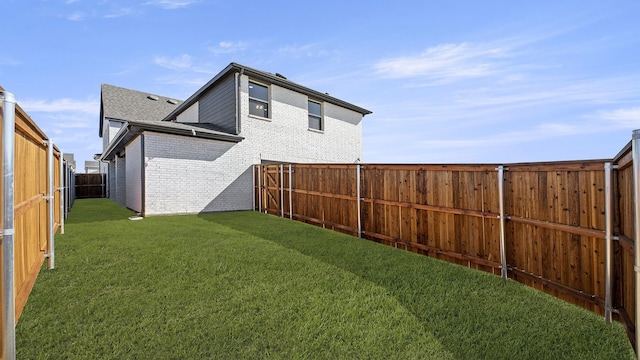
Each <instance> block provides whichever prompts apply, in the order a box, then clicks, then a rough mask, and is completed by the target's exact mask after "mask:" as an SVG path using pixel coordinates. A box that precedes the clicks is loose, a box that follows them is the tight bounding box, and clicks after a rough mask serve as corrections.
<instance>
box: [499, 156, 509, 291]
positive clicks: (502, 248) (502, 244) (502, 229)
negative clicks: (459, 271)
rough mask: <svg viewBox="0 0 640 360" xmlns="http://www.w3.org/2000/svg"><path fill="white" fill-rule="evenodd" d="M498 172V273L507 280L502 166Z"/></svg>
mask: <svg viewBox="0 0 640 360" xmlns="http://www.w3.org/2000/svg"><path fill="white" fill-rule="evenodd" d="M497 170H498V197H500V199H499V200H500V267H501V269H500V273H501V275H502V279H503V280H507V276H508V274H507V250H506V248H505V247H506V241H505V214H504V170H505V168H504V166H503V165H500V166H498V168H497Z"/></svg>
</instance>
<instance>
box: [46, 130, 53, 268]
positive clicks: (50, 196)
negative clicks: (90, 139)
mask: <svg viewBox="0 0 640 360" xmlns="http://www.w3.org/2000/svg"><path fill="white" fill-rule="evenodd" d="M45 141H46V142H47V179H48V184H47V185H48V186H49V189H48V191H47V192H48V193H49V194H48V196H47V202H48V203H47V208H48V209H49V210H48V211H47V213H48V214H47V217H48V220H49V254H48V262H47V263H48V268H49V269H50V270H51V269H53V268H55V247H54V239H53V237H54V233H53V223H54V220H55V219H54V218H55V213H54V210H53V203H54V201H53V200H54V199H55V195H54V194H53V141H51V139H49V140H45Z"/></svg>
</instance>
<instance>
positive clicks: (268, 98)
mask: <svg viewBox="0 0 640 360" xmlns="http://www.w3.org/2000/svg"><path fill="white" fill-rule="evenodd" d="M252 83H253V84H256V85H261V86H264V87H266V88H267V117H264V116H260V115H254V114H252V113H251V109H248V110H249V117H252V118H256V119H261V120H269V121H271V113H272V112H273V109H272V108H271V86H270V85H269V84H265V83H262V82H260V81H255V80H252V79H249V81H248V82H247V95H249V88H248V87H249V86H251V84H252ZM249 100H255V101H259V102H261V103H264V100H262V99H258V98H254V97H252V96H250V95H249Z"/></svg>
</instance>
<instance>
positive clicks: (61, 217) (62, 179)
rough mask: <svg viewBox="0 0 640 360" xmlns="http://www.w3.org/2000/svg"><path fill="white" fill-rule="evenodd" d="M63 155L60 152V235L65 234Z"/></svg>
mask: <svg viewBox="0 0 640 360" xmlns="http://www.w3.org/2000/svg"><path fill="white" fill-rule="evenodd" d="M62 156H63V153H62V151H60V186H59V189H60V234H64V194H65V192H66V191H65V189H64V160H63V158H62Z"/></svg>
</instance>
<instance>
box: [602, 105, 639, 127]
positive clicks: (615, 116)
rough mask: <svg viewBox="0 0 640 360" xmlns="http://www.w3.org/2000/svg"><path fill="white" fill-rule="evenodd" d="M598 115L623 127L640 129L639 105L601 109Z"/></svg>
mask: <svg viewBox="0 0 640 360" xmlns="http://www.w3.org/2000/svg"><path fill="white" fill-rule="evenodd" d="M600 117H601V118H602V119H604V120H608V121H611V122H613V123H614V124H617V125H618V126H621V127H624V128H633V129H640V107H632V108H621V109H616V110H612V111H602V112H600Z"/></svg>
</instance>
